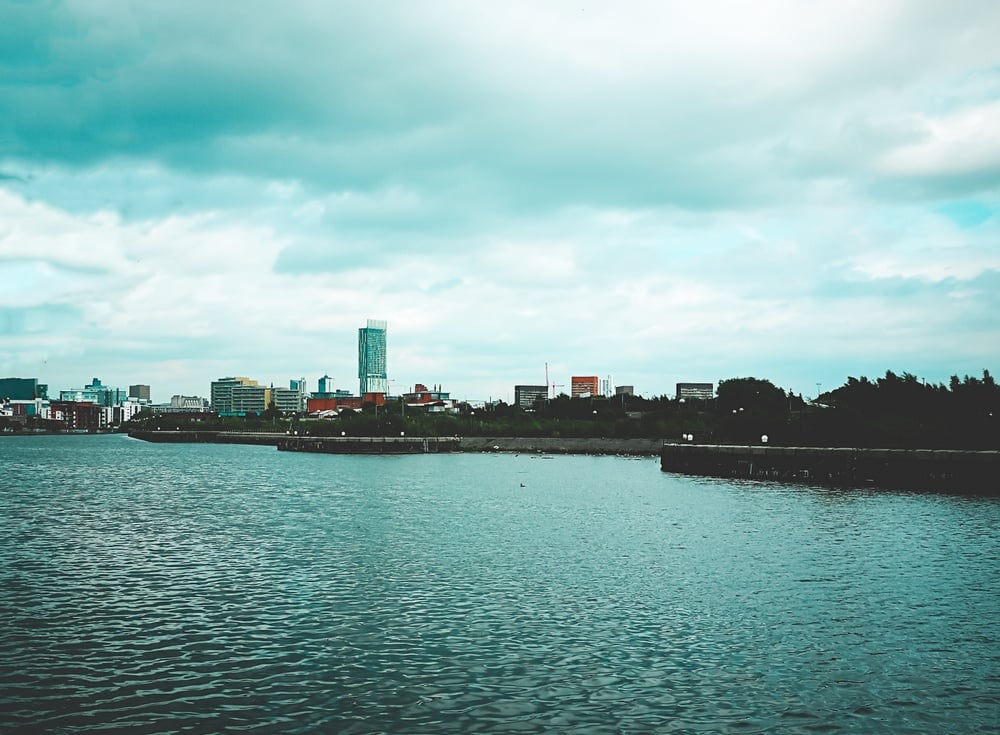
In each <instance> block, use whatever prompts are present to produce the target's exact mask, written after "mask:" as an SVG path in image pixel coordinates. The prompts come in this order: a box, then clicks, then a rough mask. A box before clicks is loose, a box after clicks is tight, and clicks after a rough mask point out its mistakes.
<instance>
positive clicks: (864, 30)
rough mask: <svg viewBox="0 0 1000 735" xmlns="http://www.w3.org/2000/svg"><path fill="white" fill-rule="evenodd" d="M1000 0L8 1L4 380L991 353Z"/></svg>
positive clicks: (665, 386) (998, 248)
mask: <svg viewBox="0 0 1000 735" xmlns="http://www.w3.org/2000/svg"><path fill="white" fill-rule="evenodd" d="M998 38H1000V3H997V2H995V0H983V1H982V2H978V1H975V0H956V2H948V3H942V2H938V1H937V0H932V1H926V2H924V1H921V0H906V1H899V2H896V1H894V0H880V1H879V2H876V3H871V2H855V1H853V0H836V1H834V2H827V1H825V0H817V1H816V2H800V1H799V0H790V1H788V2H785V1H784V0H755V1H753V2H749V1H747V2H742V1H736V0H733V1H731V2H701V1H699V2H672V1H670V0H656V1H653V2H634V1H625V2H614V3H610V2H605V3H597V4H595V3H591V2H584V1H583V0H577V2H572V3H570V2H560V1H559V0H548V1H547V2H544V3H537V2H520V1H518V0H514V1H513V2H504V3H496V2H480V1H477V0H461V1H455V2H446V1H438V0H427V1H426V2H399V1H396V2H380V1H378V0H374V1H371V0H368V1H366V2H363V3H359V2H344V3H341V2H332V1H329V0H322V1H319V0H316V1H310V0H291V1H287V0H286V1H284V2H282V3H270V2H235V1H234V2H217V3H204V2H201V1H200V0H198V1H191V2H189V1H187V0H172V1H171V2H169V3H161V2H152V1H149V2H124V1H119V0H114V1H113V2H110V1H109V2H104V1H102V0H83V1H80V2H46V1H44V0H43V1H41V2H11V1H10V0H0V284H2V287H0V377H6V376H17V377H37V378H39V380H40V381H41V382H45V383H48V384H49V387H50V392H52V391H58V390H59V389H63V388H71V387H79V386H82V385H83V384H85V383H88V382H90V380H91V378H93V377H99V378H100V379H101V380H102V381H103V382H104V384H106V385H113V386H121V387H127V386H128V385H131V384H135V383H140V384H148V385H150V386H151V387H152V394H153V399H154V401H160V402H163V401H167V400H169V399H170V396H172V395H174V394H185V395H200V396H207V395H208V393H209V385H210V382H211V381H212V380H214V379H217V378H219V377H224V376H232V375H241V376H249V377H251V378H255V379H257V380H258V381H260V382H261V383H263V384H270V383H273V384H274V385H287V384H288V381H289V379H292V378H298V377H305V378H306V379H307V381H308V385H309V387H310V388H311V389H313V390H315V389H316V381H317V379H318V378H319V377H320V376H321V375H323V374H329V375H330V376H332V377H333V378H334V380H335V385H336V387H337V388H344V389H347V390H352V391H355V390H357V385H358V381H357V330H358V328H359V327H363V326H365V324H366V322H367V320H368V319H384V320H386V321H387V322H388V371H389V378H390V380H391V381H393V382H392V383H391V384H390V388H391V392H394V393H395V392H400V391H402V390H406V389H409V388H410V387H411V386H412V385H413V384H414V383H417V382H420V383H424V384H427V385H435V384H440V385H441V387H442V389H443V390H446V391H450V392H451V393H452V396H453V397H456V398H464V399H470V400H482V399H489V398H494V399H496V398H500V399H503V400H507V401H510V400H512V398H513V386H514V385H515V384H522V383H526V384H542V383H544V382H545V380H546V365H547V366H548V376H549V382H550V383H552V384H554V385H555V386H556V387H555V388H554V390H555V391H566V392H568V391H569V383H570V378H571V376H573V375H597V376H600V377H602V378H604V377H608V376H610V377H611V379H612V381H613V382H614V384H616V385H632V386H634V387H635V390H636V391H637V392H638V393H641V394H643V395H647V396H652V395H664V394H665V395H672V394H673V393H674V389H675V384H676V383H677V382H718V381H719V380H724V379H730V378H737V377H757V378H763V379H768V380H771V381H772V382H774V383H775V384H776V385H778V386H779V387H782V388H784V389H786V390H792V391H794V392H795V393H800V394H802V395H804V396H805V397H812V396H815V395H816V394H817V392H818V391H819V390H823V391H826V390H830V389H832V388H835V387H837V386H840V385H842V384H844V383H845V382H846V381H847V378H848V377H861V376H868V377H872V378H874V377H878V376H880V375H883V374H884V373H885V372H886V371H887V370H893V371H895V372H897V373H902V372H909V373H911V374H914V375H916V376H918V377H920V378H923V379H925V380H926V381H928V382H935V383H937V382H947V380H948V378H949V377H950V376H951V375H959V376H962V375H966V374H969V375H976V376H981V374H982V371H983V370H984V369H990V370H991V371H992V372H994V374H995V373H996V372H997V371H998V370H1000V43H997V39H998Z"/></svg>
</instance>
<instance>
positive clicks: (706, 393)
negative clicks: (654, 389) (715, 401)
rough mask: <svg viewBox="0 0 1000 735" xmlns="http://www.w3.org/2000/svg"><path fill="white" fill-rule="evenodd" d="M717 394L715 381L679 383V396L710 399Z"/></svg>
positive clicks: (703, 399) (686, 398)
mask: <svg viewBox="0 0 1000 735" xmlns="http://www.w3.org/2000/svg"><path fill="white" fill-rule="evenodd" d="M714 395H715V387H714V383H678V384H677V398H678V400H679V399H681V398H683V399H685V400H688V399H692V398H693V399H696V400H700V401H710V400H712V398H713V397H714Z"/></svg>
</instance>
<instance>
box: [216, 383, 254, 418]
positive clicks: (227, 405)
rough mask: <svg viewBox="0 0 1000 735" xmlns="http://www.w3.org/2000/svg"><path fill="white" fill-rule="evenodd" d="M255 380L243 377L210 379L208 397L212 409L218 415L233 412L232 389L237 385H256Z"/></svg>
mask: <svg viewBox="0 0 1000 735" xmlns="http://www.w3.org/2000/svg"><path fill="white" fill-rule="evenodd" d="M256 385H257V381H256V380H251V379H250V378H245V377H234V378H219V379H218V380H213V381H212V388H211V393H210V394H209V395H210V398H211V401H212V410H213V411H215V412H216V413H218V414H219V415H222V416H224V415H227V414H233V413H234V409H233V390H234V389H236V388H239V387H247V386H256ZM262 410H263V409H262Z"/></svg>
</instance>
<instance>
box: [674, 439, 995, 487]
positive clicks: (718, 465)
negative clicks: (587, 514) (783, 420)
mask: <svg viewBox="0 0 1000 735" xmlns="http://www.w3.org/2000/svg"><path fill="white" fill-rule="evenodd" d="M660 469H662V470H663V471H664V472H678V473H682V474H689V475H708V476H712V477H727V478H747V479H760V480H779V481H785V482H804V483H809V484H818V485H835V486H845V487H864V486H873V487H883V488H889V489H905V490H953V491H958V492H975V493H978V494H987V495H998V494H1000V452H996V451H963V450H950V449H949V450H945V449H940V450H937V449H853V448H842V447H830V448H815V447H768V446H725V445H707V444H664V445H663V447H662V449H661V450H660Z"/></svg>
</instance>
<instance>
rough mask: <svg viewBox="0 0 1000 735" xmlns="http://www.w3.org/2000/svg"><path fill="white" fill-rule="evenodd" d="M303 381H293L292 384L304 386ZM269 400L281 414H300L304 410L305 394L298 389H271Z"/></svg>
mask: <svg viewBox="0 0 1000 735" xmlns="http://www.w3.org/2000/svg"><path fill="white" fill-rule="evenodd" d="M304 382H305V381H304V380H303V381H298V380H293V381H292V384H293V385H295V384H299V385H302V384H304ZM271 400H272V401H274V407H275V408H276V409H277V410H279V411H281V412H282V413H301V412H302V411H304V410H305V407H306V403H305V394H304V393H303V392H302V391H301V390H299V389H298V388H294V387H292V388H272V389H271Z"/></svg>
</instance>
